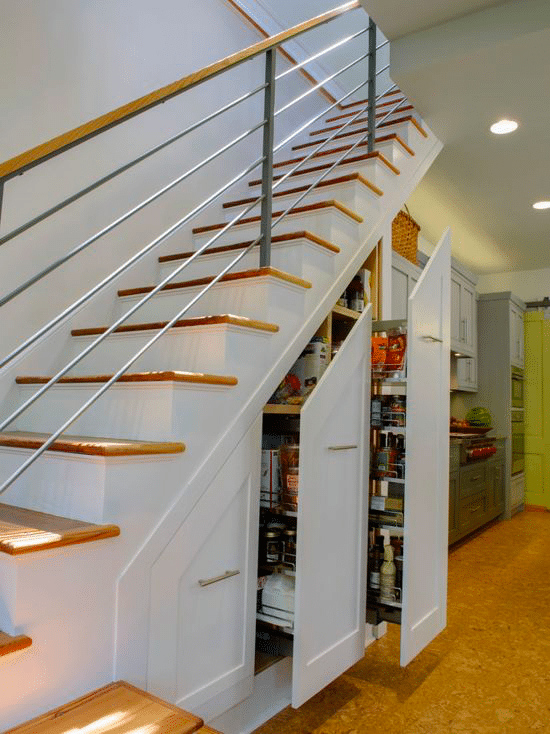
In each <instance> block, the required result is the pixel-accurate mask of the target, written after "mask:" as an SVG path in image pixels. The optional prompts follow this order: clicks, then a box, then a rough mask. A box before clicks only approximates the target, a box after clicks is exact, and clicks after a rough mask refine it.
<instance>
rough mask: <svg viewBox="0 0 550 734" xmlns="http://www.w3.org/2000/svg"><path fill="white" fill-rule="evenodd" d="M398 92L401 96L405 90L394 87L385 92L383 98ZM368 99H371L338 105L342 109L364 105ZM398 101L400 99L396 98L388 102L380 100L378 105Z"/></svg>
mask: <svg viewBox="0 0 550 734" xmlns="http://www.w3.org/2000/svg"><path fill="white" fill-rule="evenodd" d="M396 94H400V95H401V96H403V92H402V91H401V90H400V89H392V90H391V92H386V94H383V95H382V97H381V99H382V98H383V97H393V96H394V95H396ZM403 99H404V97H403ZM368 101H369V100H368V99H358V100H357V101H356V102H347V103H346V104H339V105H338V107H339V108H340V109H341V110H347V109H349V108H350V107H358V106H359V105H361V104H363V105H364V104H367V103H368ZM397 101H398V100H396V99H390V100H388V101H387V102H378V104H377V107H382V106H383V105H388V104H395V103H396V102H397Z"/></svg>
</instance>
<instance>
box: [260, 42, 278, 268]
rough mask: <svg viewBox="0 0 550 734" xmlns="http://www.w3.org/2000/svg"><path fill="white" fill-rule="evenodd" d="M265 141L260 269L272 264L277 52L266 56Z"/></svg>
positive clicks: (272, 50) (270, 52)
mask: <svg viewBox="0 0 550 734" xmlns="http://www.w3.org/2000/svg"><path fill="white" fill-rule="evenodd" d="M265 83H266V88H265V93H264V95H265V96H264V120H265V123H264V139H263V159H264V162H263V166H262V221H261V225H260V226H261V229H260V237H261V239H260V267H261V268H264V267H268V266H269V265H270V264H271V215H272V211H273V130H274V127H275V115H274V113H275V50H274V49H269V51H267V52H266V55H265Z"/></svg>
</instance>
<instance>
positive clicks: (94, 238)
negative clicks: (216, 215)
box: [0, 120, 265, 307]
mask: <svg viewBox="0 0 550 734" xmlns="http://www.w3.org/2000/svg"><path fill="white" fill-rule="evenodd" d="M264 124H265V120H262V121H261V122H260V123H258V124H257V125H254V127H252V128H250V129H249V130H246V131H245V132H244V133H242V134H241V135H239V136H238V137H236V138H234V139H233V140H232V141H231V142H230V143H227V145H224V146H223V147H222V148H219V149H218V150H217V151H216V152H215V153H212V155H210V156H208V158H205V159H204V160H203V161H201V162H200V163H197V165H196V166H193V167H192V168H190V169H189V170H188V171H186V172H185V173H184V174H182V175H181V176H178V177H177V178H175V179H174V180H173V181H171V182H170V183H169V184H167V185H166V186H164V187H163V188H162V189H159V190H158V191H156V192H155V193H154V194H152V195H151V196H149V197H148V198H147V199H145V200H144V201H142V202H141V203H140V204H137V206H135V207H133V208H132V209H130V210H128V211H127V212H126V213H125V214H123V215H122V216H120V217H118V219H115V220H114V221H113V222H111V223H110V224H108V225H107V226H106V227H104V228H103V229H101V230H100V231H99V232H96V233H95V234H94V235H92V236H91V237H89V238H88V239H87V240H85V241H84V242H82V243H81V244H80V245H77V246H76V247H74V248H73V249H72V250H70V251H69V252H67V253H66V254H65V255H63V257H60V258H59V259H58V260H56V261H55V262H54V263H51V264H50V265H48V267H46V268H44V270H41V271H40V272H39V273H36V275H33V276H32V277H31V278H29V279H28V280H26V281H25V282H24V283H22V284H21V285H19V286H18V287H17V288H15V289H14V290H13V291H11V292H10V293H8V294H7V295H6V296H3V297H2V298H0V307H1V306H4V305H5V304H6V303H9V301H11V300H12V299H14V298H15V297H16V296H18V295H19V294H20V293H22V292H23V291H25V290H26V289H27V288H29V287H30V286H31V285H33V284H34V283H37V282H38V281H39V280H42V278H44V277H46V275H49V274H50V273H51V272H53V271H54V270H57V268H59V267H60V266H61V265H63V264H64V263H66V262H67V261H68V260H70V259H71V258H73V257H74V256H75V255H77V254H78V253H79V252H82V251H83V250H85V249H86V248H87V247H89V246H90V245H91V244H93V243H94V242H97V240H99V239H100V238H101V237H103V236H104V235H106V234H108V233H109V232H111V231H112V230H113V229H115V228H116V227H118V226H119V225H120V224H122V223H123V222H125V221H126V220H127V219H129V218H130V217H131V216H133V215H134V214H137V212H139V211H141V210H142V209H143V208H144V207H146V206H147V205H148V204H151V203H152V202H153V201H155V200H156V199H158V198H159V197H160V196H162V195H163V194H165V193H166V192H167V191H170V189H173V188H174V186H177V185H178V184H180V183H181V182H182V181H184V180H185V179H186V178H189V176H192V175H193V174H194V173H196V172H197V171H199V170H200V169H201V168H203V166H205V165H207V164H208V163H211V162H212V161H213V160H215V159H216V158H218V157H219V156H220V155H222V154H223V153H226V152H227V151H228V150H229V149H230V148H232V147H233V146H235V145H237V144H238V143H240V142H242V141H243V140H244V139H245V138H247V137H248V136H249V135H252V133H254V132H256V130H259V128H261V127H263V125H264Z"/></svg>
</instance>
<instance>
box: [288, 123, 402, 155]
mask: <svg viewBox="0 0 550 734" xmlns="http://www.w3.org/2000/svg"><path fill="white" fill-rule="evenodd" d="M367 132H368V128H366V127H362V128H360V129H359V130H352V131H351V132H346V133H342V135H337V136H336V137H335V138H333V141H340V140H345V138H351V137H352V136H353V135H360V134H361V133H367ZM325 140H328V138H320V139H319V140H312V141H311V142H310V143H301V144H300V145H295V146H294V147H293V148H292V150H302V149H304V148H313V147H314V146H315V145H318V144H319V143H324V142H325ZM392 140H393V141H395V142H396V143H399V145H401V147H402V148H404V149H405V150H406V151H407V153H408V154H409V155H414V150H413V149H412V148H411V147H410V146H408V145H407V143H406V142H405V141H404V140H403V138H401V137H400V136H399V135H398V134H397V133H391V134H390V135H381V136H380V137H379V138H376V140H375V143H376V144H377V145H380V143H389V142H390V141H392ZM365 145H368V140H365V141H363V142H362V143H359V145H358V146H357V148H363V147H364V146H365Z"/></svg>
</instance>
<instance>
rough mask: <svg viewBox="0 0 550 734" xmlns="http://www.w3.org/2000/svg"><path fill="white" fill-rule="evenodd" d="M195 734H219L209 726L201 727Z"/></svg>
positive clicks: (219, 733)
mask: <svg viewBox="0 0 550 734" xmlns="http://www.w3.org/2000/svg"><path fill="white" fill-rule="evenodd" d="M197 734H221V732H219V731H218V730H217V729H212V727H211V726H201V728H200V729H197Z"/></svg>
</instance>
